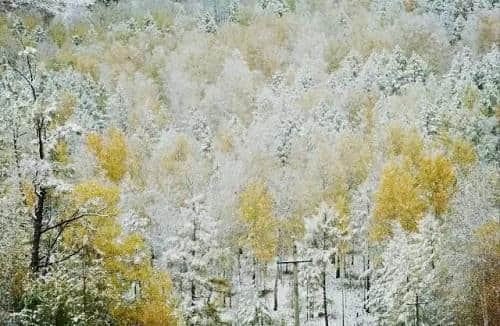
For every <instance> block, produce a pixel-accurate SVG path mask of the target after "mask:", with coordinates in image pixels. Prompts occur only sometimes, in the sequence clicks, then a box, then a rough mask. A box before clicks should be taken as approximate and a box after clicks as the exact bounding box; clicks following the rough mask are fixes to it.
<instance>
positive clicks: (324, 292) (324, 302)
mask: <svg viewBox="0 0 500 326" xmlns="http://www.w3.org/2000/svg"><path fill="white" fill-rule="evenodd" d="M325 269H326V267H323V272H322V273H321V274H322V275H321V278H322V282H323V284H322V286H321V287H322V288H323V313H324V314H325V326H328V302H327V300H326V271H325Z"/></svg>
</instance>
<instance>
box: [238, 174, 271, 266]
mask: <svg viewBox="0 0 500 326" xmlns="http://www.w3.org/2000/svg"><path fill="white" fill-rule="evenodd" d="M240 215H241V221H242V222H243V225H244V227H245V231H246V232H245V235H244V236H242V238H241V239H240V240H241V241H242V243H243V244H245V245H248V246H249V247H250V248H251V250H252V252H253V254H254V256H255V258H257V260H259V262H262V263H268V262H269V261H271V259H273V257H274V256H275V254H276V248H277V243H278V239H277V227H278V222H277V220H276V219H275V217H274V216H273V198H272V196H271V193H270V192H269V190H268V188H267V185H266V183H265V182H264V181H262V180H258V181H255V182H252V183H250V184H249V185H247V186H246V188H245V190H244V191H243V193H242V194H241V197H240Z"/></svg>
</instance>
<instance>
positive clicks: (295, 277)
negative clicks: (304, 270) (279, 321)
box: [293, 255, 300, 326]
mask: <svg viewBox="0 0 500 326" xmlns="http://www.w3.org/2000/svg"><path fill="white" fill-rule="evenodd" d="M294 256H295V255H294ZM294 258H295V257H294ZM298 266H299V264H298V263H294V264H293V306H294V310H295V315H294V320H295V323H294V325H295V326H300V306H299V271H298V270H299V267H298Z"/></svg>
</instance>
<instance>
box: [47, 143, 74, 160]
mask: <svg viewBox="0 0 500 326" xmlns="http://www.w3.org/2000/svg"><path fill="white" fill-rule="evenodd" d="M50 154H51V159H52V161H54V162H57V163H60V164H63V165H66V164H68V163H69V162H70V160H69V153H68V143H66V142H65V141H64V140H62V139H60V140H58V141H57V143H56V145H55V146H54V148H53V149H52V151H51V153H50Z"/></svg>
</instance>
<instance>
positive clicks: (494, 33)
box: [478, 15, 500, 53]
mask: <svg viewBox="0 0 500 326" xmlns="http://www.w3.org/2000/svg"><path fill="white" fill-rule="evenodd" d="M478 42H479V51H480V52H481V53H487V52H488V51H490V50H491V48H492V47H493V46H496V47H500V22H499V20H498V15H491V16H484V17H482V18H481V20H480V23H479V39H478Z"/></svg>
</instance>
